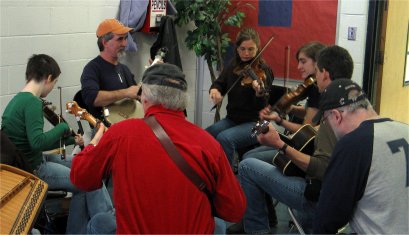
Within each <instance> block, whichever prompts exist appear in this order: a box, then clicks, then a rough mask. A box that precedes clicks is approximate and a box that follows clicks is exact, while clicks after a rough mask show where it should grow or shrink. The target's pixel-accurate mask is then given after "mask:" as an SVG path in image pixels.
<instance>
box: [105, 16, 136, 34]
mask: <svg viewBox="0 0 409 235" xmlns="http://www.w3.org/2000/svg"><path fill="white" fill-rule="evenodd" d="M132 30H133V29H132V28H129V27H126V26H125V25H123V24H122V23H121V22H119V21H118V20H117V19H106V20H104V21H102V22H101V23H100V24H99V26H98V28H97V37H101V36H103V35H105V34H107V33H114V34H125V33H128V32H129V31H132Z"/></svg>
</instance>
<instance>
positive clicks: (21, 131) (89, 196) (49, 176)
mask: <svg viewBox="0 0 409 235" xmlns="http://www.w3.org/2000/svg"><path fill="white" fill-rule="evenodd" d="M60 74H61V70H60V67H59V66H58V64H57V62H56V61H55V60H54V59H53V58H52V57H50V56H48V55H44V54H40V55H33V56H32V57H31V58H30V59H29V61H28V63H27V69H26V85H25V86H24V88H23V90H22V91H21V92H19V93H17V94H16V95H15V96H14V97H13V99H12V100H11V101H10V102H9V103H8V105H7V107H6V109H5V110H4V113H3V116H2V123H1V129H2V130H3V131H4V132H5V133H6V134H7V135H8V137H9V138H10V140H11V141H12V142H13V143H14V144H15V145H16V147H17V149H18V150H20V151H21V152H22V153H23V157H24V158H25V160H26V161H27V162H28V163H29V165H30V167H31V170H32V171H33V172H34V174H36V175H37V176H38V177H39V178H40V179H42V180H44V181H45V182H46V183H47V184H48V185H49V189H64V190H66V191H68V192H72V193H73V197H72V199H71V206H70V209H69V216H68V221H67V230H66V232H67V233H86V231H87V230H86V229H87V223H88V220H89V218H92V217H93V216H94V215H95V214H97V213H100V212H104V213H105V212H111V211H112V210H113V207H112V202H111V199H110V197H109V194H108V192H107V190H106V188H105V187H102V188H101V189H99V190H96V191H93V192H90V193H85V192H81V191H80V190H79V189H77V188H76V187H75V186H74V185H73V184H71V181H70V167H71V160H72V157H67V158H66V159H64V160H62V159H61V157H60V155H56V154H49V155H45V154H43V151H48V150H52V149H55V148H58V147H59V145H60V140H63V141H64V142H65V144H67V145H70V144H74V143H76V144H78V145H83V144H84V140H83V138H82V136H81V135H77V136H75V137H72V136H70V135H69V134H70V132H71V130H70V128H69V127H68V125H67V124H66V123H60V124H58V125H56V126H55V127H54V128H52V129H51V130H49V131H47V132H44V115H43V111H42V110H43V109H42V108H43V104H42V101H41V99H40V97H41V98H43V97H46V96H47V95H48V94H49V93H50V91H51V90H52V89H53V87H54V85H55V84H56V83H57V78H58V76H59V75H60ZM84 195H85V196H84ZM107 232H108V231H107Z"/></svg>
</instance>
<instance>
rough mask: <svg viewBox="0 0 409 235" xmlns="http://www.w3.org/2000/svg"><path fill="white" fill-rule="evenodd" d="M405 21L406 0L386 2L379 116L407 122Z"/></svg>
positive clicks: (408, 4) (407, 17)
mask: <svg viewBox="0 0 409 235" xmlns="http://www.w3.org/2000/svg"><path fill="white" fill-rule="evenodd" d="M408 22H409V1H407V0H392V1H389V10H388V19H387V26H386V39H385V58H384V67H383V73H382V88H381V99H380V100H381V103H380V115H381V116H386V117H390V118H392V119H394V120H397V121H401V122H405V123H409V86H405V87H404V86H403V73H404V69H405V68H404V65H405V56H406V43H407V42H406V40H407V33H408V32H407V31H408ZM407 69H409V68H407Z"/></svg>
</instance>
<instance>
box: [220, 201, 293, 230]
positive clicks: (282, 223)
mask: <svg viewBox="0 0 409 235" xmlns="http://www.w3.org/2000/svg"><path fill="white" fill-rule="evenodd" d="M275 209H276V214H277V222H278V224H277V226H276V227H274V228H271V234H299V233H298V231H297V229H296V228H295V227H294V228H291V226H290V221H291V217H290V215H289V213H288V210H287V207H286V206H285V205H284V204H282V203H278V204H277V206H276V207H275ZM230 225H231V223H228V224H227V227H228V226H230Z"/></svg>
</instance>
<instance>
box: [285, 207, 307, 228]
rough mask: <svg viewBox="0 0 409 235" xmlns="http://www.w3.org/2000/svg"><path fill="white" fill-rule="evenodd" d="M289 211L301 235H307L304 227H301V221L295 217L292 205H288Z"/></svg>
mask: <svg viewBox="0 0 409 235" xmlns="http://www.w3.org/2000/svg"><path fill="white" fill-rule="evenodd" d="M288 213H289V214H290V217H291V219H292V221H293V223H294V225H295V227H296V228H297V230H298V232H299V233H300V234H301V235H305V232H304V229H303V228H302V227H301V225H300V223H298V221H297V219H296V218H295V215H294V212H293V209H291V208H290V207H288ZM291 229H292V228H291Z"/></svg>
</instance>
